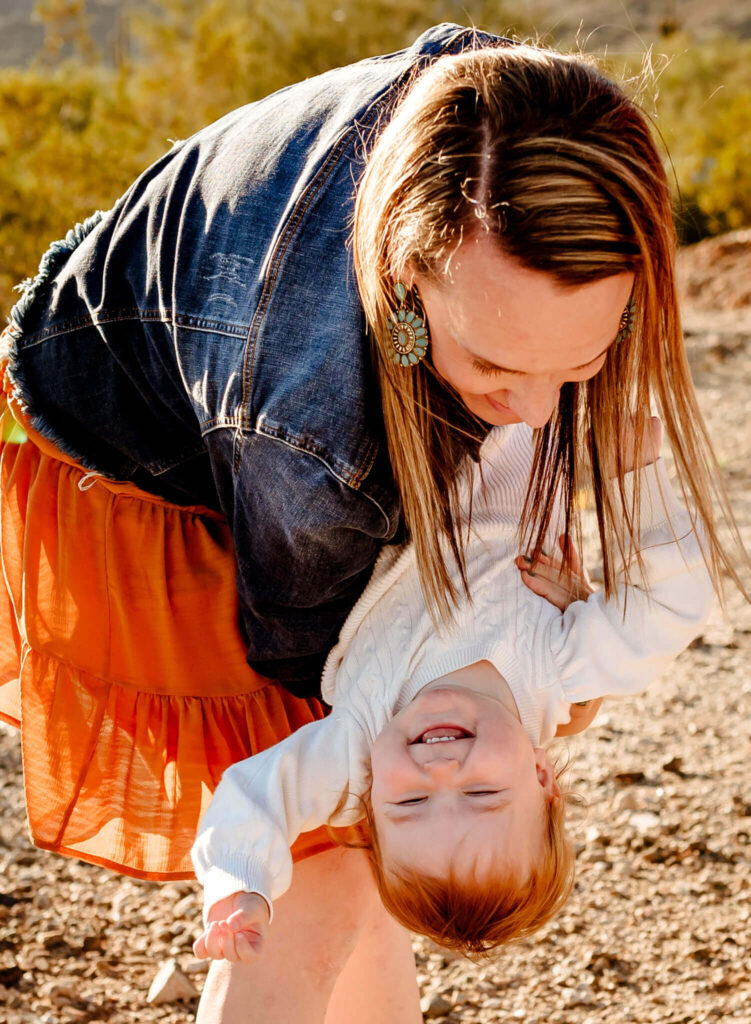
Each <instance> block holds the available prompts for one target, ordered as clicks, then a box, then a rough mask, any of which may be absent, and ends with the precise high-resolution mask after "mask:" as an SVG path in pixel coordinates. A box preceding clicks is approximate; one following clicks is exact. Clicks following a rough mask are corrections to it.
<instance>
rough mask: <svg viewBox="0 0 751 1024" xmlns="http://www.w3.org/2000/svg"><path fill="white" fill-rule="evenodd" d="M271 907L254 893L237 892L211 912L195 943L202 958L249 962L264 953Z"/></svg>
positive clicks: (197, 954) (219, 903)
mask: <svg viewBox="0 0 751 1024" xmlns="http://www.w3.org/2000/svg"><path fill="white" fill-rule="evenodd" d="M268 928H269V906H268V903H267V902H266V900H265V899H263V897H262V896H259V895H258V894H257V893H254V892H235V893H233V894H232V895H231V896H227V897H226V898H225V899H223V900H219V902H218V903H215V904H214V906H213V907H212V908H211V910H210V911H209V923H208V925H207V927H206V928H205V930H204V931H203V932H202V933H201V934H200V935H199V936H198V938H197V939H196V941H195V942H194V943H193V953H194V954H195V956H197V957H198V959H199V960H206V959H209V958H210V959H212V960H229V961H231V962H232V963H239V962H242V963H249V962H250V961H252V960H255V959H256V958H257V957H258V956H260V954H261V953H262V952H263V944H264V941H265V939H266V932H267V931H268Z"/></svg>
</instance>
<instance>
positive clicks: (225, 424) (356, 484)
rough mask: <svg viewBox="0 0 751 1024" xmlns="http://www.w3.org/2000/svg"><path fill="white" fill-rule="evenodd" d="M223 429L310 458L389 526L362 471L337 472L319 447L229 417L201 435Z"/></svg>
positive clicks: (203, 429) (213, 422)
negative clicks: (274, 443) (365, 485)
mask: <svg viewBox="0 0 751 1024" xmlns="http://www.w3.org/2000/svg"><path fill="white" fill-rule="evenodd" d="M223 429H227V430H234V431H236V436H237V437H242V436H245V435H247V434H255V435H257V436H258V437H265V438H268V439H269V440H270V441H278V442H279V443H280V444H283V445H286V447H287V448H291V449H292V450H293V451H296V452H299V453H300V454H301V455H309V456H310V457H311V458H313V459H316V460H317V461H318V462H320V463H321V464H322V465H323V466H324V467H325V469H326V470H327V471H328V472H329V473H330V474H331V475H332V476H333V477H334V479H335V480H338V481H339V482H340V483H342V484H344V486H345V487H347V488H348V489H349V490H351V491H353V492H354V493H356V494H361V495H362V496H363V497H364V498H367V499H368V501H370V502H371V503H372V504H373V505H375V507H376V508H377V509H378V511H379V512H380V513H381V515H382V516H383V518H384V521H385V522H386V524H387V526H389V527H390V526H391V519H390V518H389V515H388V513H387V512H386V510H385V509H384V507H383V506H382V505H381V503H380V502H379V501H378V500H377V499H376V498H374V497H373V496H372V495H370V494H368V493H367V492H366V491H364V490H363V489H362V487H361V484H362V481H363V478H364V477H365V476H366V475H367V474H366V473H364V472H363V471H362V469H360V470H358V472H357V473H355V474H352V473H346V472H343V471H339V470H337V468H336V467H335V466H333V465H332V464H331V462H330V461H329V459H327V458H325V457H324V456H325V455H326V454H328V453H326V452H325V449H323V448H322V447H321V448H320V450H316V448H315V447H313V446H311V445H310V443H309V442H308V443H306V442H304V441H303V440H302V439H299V440H298V439H296V438H295V437H294V435H291V434H289V433H288V432H287V433H285V434H282V433H281V432H279V433H276V432H273V431H268V430H264V429H263V428H259V426H258V425H256V426H254V427H249V426H246V425H245V424H243V423H242V422H240V420H239V419H237V418H235V419H233V418H231V417H227V418H223V419H222V420H221V421H220V420H218V419H214V420H207V421H205V422H204V423H202V424H201V433H202V434H203V436H204V437H205V436H206V434H209V433H211V432H213V431H215V430H223ZM377 448H378V445H377V442H375V441H374V442H371V444H370V446H369V454H370V453H371V451H372V458H371V459H370V461H369V464H368V470H369V469H370V468H371V467H372V464H373V462H374V461H375V455H376V453H377Z"/></svg>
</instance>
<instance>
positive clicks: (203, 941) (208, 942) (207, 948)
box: [193, 921, 224, 960]
mask: <svg viewBox="0 0 751 1024" xmlns="http://www.w3.org/2000/svg"><path fill="white" fill-rule="evenodd" d="M193 951H194V952H195V954H196V956H197V957H198V958H199V959H200V960H206V959H211V960H222V959H224V953H223V950H222V943H221V938H220V935H219V927H218V922H216V921H212V922H211V924H210V925H209V926H208V927H207V928H206V929H205V931H204V932H203V933H202V934H201V935H199V937H198V938H197V939H196V942H195V944H194V946H193Z"/></svg>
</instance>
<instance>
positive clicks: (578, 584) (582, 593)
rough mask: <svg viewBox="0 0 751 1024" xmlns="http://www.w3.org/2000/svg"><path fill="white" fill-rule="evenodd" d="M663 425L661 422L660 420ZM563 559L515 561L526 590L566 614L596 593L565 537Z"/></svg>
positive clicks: (544, 557) (547, 557) (521, 558)
mask: <svg viewBox="0 0 751 1024" xmlns="http://www.w3.org/2000/svg"><path fill="white" fill-rule="evenodd" d="M658 423H659V420H658ZM558 546H559V547H560V549H561V553H562V554H561V556H555V557H551V556H550V555H539V556H538V558H537V561H536V562H534V564H533V563H532V561H531V560H530V559H529V558H527V557H526V556H524V555H519V557H518V558H517V559H515V562H516V566H517V568H518V569H520V570H521V574H522V582H523V583H524V585H525V587H529V589H530V590H531V591H532V592H533V593H535V594H539V596H540V597H544V598H545V600H546V601H549V602H550V603H551V604H554V605H555V606H556V608H559V609H560V610H561V611H562V612H564V611H565V610H566V609H567V608H568V606H569V605H570V604H573V602H574V601H586V600H587V598H588V597H589V595H590V594H593V593H594V589H593V588H592V586H591V584H590V582H589V579H588V577H587V574H586V572H585V571H584V566H583V565H582V563H581V559H580V558H579V553H578V551H577V550H576V548H575V547H574V545H573V544H572V543H571V541H570V540H568V539H567V538H566V536H565V534H564V535H562V536H561V537H559V538H558ZM567 547H568V548H569V550H570V568H569V569H568V570H567V571H564V570H563V557H562V555H563V554H564V553H565V552H566V549H567Z"/></svg>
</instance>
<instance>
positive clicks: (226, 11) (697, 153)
mask: <svg viewBox="0 0 751 1024" xmlns="http://www.w3.org/2000/svg"><path fill="white" fill-rule="evenodd" d="M157 8H158V9H157ZM509 11H510V8H507V7H504V6H503V5H502V4H499V3H498V2H491V0H464V2H456V0H398V2H397V0H333V3H332V2H328V0H275V2H273V3H270V2H267V0H160V2H159V4H158V5H156V7H155V8H154V9H153V10H151V11H150V13H142V14H140V15H138V16H136V15H135V14H131V15H128V18H129V21H127V22H125V24H127V25H128V39H127V45H126V46H123V45H122V40H120V45H119V46H118V50H117V53H116V59H115V62H114V64H113V62H112V61H106V60H104V59H103V57H102V55H101V54H98V53H97V50H96V47H95V46H94V44H93V42H92V40H91V38H90V36H89V35H88V30H87V23H86V10H85V0H40V2H39V3H38V5H37V16H38V17H40V18H41V19H42V20H43V21H44V23H45V26H46V29H47V43H46V45H45V47H44V48H43V50H42V52H41V53H40V55H39V58H38V60H37V62H36V63H35V65H34V66H33V67H31V68H29V69H16V68H10V69H3V70H1V71H0V195H2V206H1V207H0V300H1V301H2V306H3V309H5V310H7V309H8V308H9V307H10V305H11V304H12V301H13V296H12V294H11V289H12V287H13V285H15V284H16V283H17V282H18V281H20V280H21V279H22V278H24V277H26V276H29V275H33V274H34V273H35V271H36V268H37V265H38V263H39V258H40V256H41V254H42V252H43V251H44V250H45V249H46V248H47V245H48V244H49V242H50V241H51V240H53V239H55V238H59V237H62V236H63V235H64V234H65V233H66V231H67V230H68V228H69V227H71V226H72V225H73V224H74V223H76V222H77V221H81V220H84V219H85V218H86V217H87V216H88V215H89V214H91V213H92V212H93V211H94V210H96V209H99V208H107V207H109V206H110V205H111V204H112V203H113V202H114V201H115V199H116V198H117V197H118V196H119V195H120V194H121V193H122V192H123V191H124V190H125V188H127V186H128V185H129V184H130V183H131V181H132V180H133V179H134V178H135V177H136V176H137V175H138V174H139V173H140V172H141V170H143V169H144V168H145V167H146V166H147V165H148V164H149V163H151V162H152V161H153V160H154V159H156V158H157V157H158V156H159V155H160V154H161V153H162V152H164V151H165V150H166V149H167V148H168V147H169V145H170V140H172V139H176V138H184V137H185V136H186V135H189V134H191V133H192V132H194V131H196V130H197V129H198V128H200V127H201V126H202V125H204V124H207V123H209V122H211V121H212V120H214V119H216V118H217V117H219V116H221V115H222V114H224V113H226V112H227V111H228V110H231V109H233V108H234V107H237V106H240V105H242V104H243V103H248V102H251V101H253V100H255V99H258V98H260V97H261V96H264V95H266V94H267V93H269V92H272V91H273V90H275V89H278V88H281V87H282V86H285V85H288V84H289V83H291V82H294V81H298V80H300V79H302V78H306V77H308V76H310V75H315V74H318V73H320V72H322V71H325V70H327V69H328V68H330V67H336V66H340V65H343V64H347V63H351V62H353V61H356V60H360V59H361V58H363V57H366V56H373V55H375V54H379V53H387V52H390V51H393V50H396V49H399V48H401V47H403V46H406V45H408V44H409V43H411V42H412V41H413V40H414V38H415V37H416V36H417V35H419V33H420V32H422V31H423V30H424V29H425V28H427V27H428V26H430V25H433V24H436V23H438V22H441V21H456V22H459V23H462V24H469V23H470V22H471V23H473V24H475V25H477V26H478V27H480V28H486V29H489V30H491V31H493V32H496V33H499V34H508V33H510V32H513V33H515V34H516V35H517V36H520V37H528V36H530V35H534V29H533V27H532V25H531V24H529V23H528V22H525V21H524V20H523V16H522V17H520V16H518V15H511V14H510V13H509ZM548 40H549V37H546V41H548ZM665 46H670V48H671V60H670V63H669V64H668V66H667V67H665V68H664V69H663V70H662V72H661V74H659V75H658V76H656V78H655V79H654V80H653V82H652V86H651V89H650V97H649V98H648V101H647V102H646V106H647V109H651V108H652V107H654V109H656V113H657V118H656V123H657V124H658V126H659V128H660V130H661V132H662V134H663V135H664V137H665V139H666V141H667V142H668V144H669V146H670V150H671V154H672V158H673V162H674V165H675V168H676V172H677V175H678V179H679V182H680V186H681V190H682V192H683V195H684V196H685V198H686V200H687V202H688V203H689V207H690V211H691V214H692V217H693V224H694V228H693V229H692V230H693V231H694V233H695V234H697V235H698V234H702V233H707V232H716V231H721V230H725V229H726V228H732V227H736V226H739V225H740V224H742V223H749V222H751V159H750V158H749V157H751V109H749V101H748V96H749V93H751V44H748V43H741V42H733V41H729V42H723V43H721V44H720V43H717V44H705V45H702V46H698V45H692V44H691V43H690V42H688V41H685V40H674V39H671V40H669V41H666V42H665V44H664V46H663V49H664V47H665ZM63 55H65V56H63ZM658 63H659V62H658ZM632 70H633V69H623V71H624V74H626V75H628V73H629V72H630V71H632Z"/></svg>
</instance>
